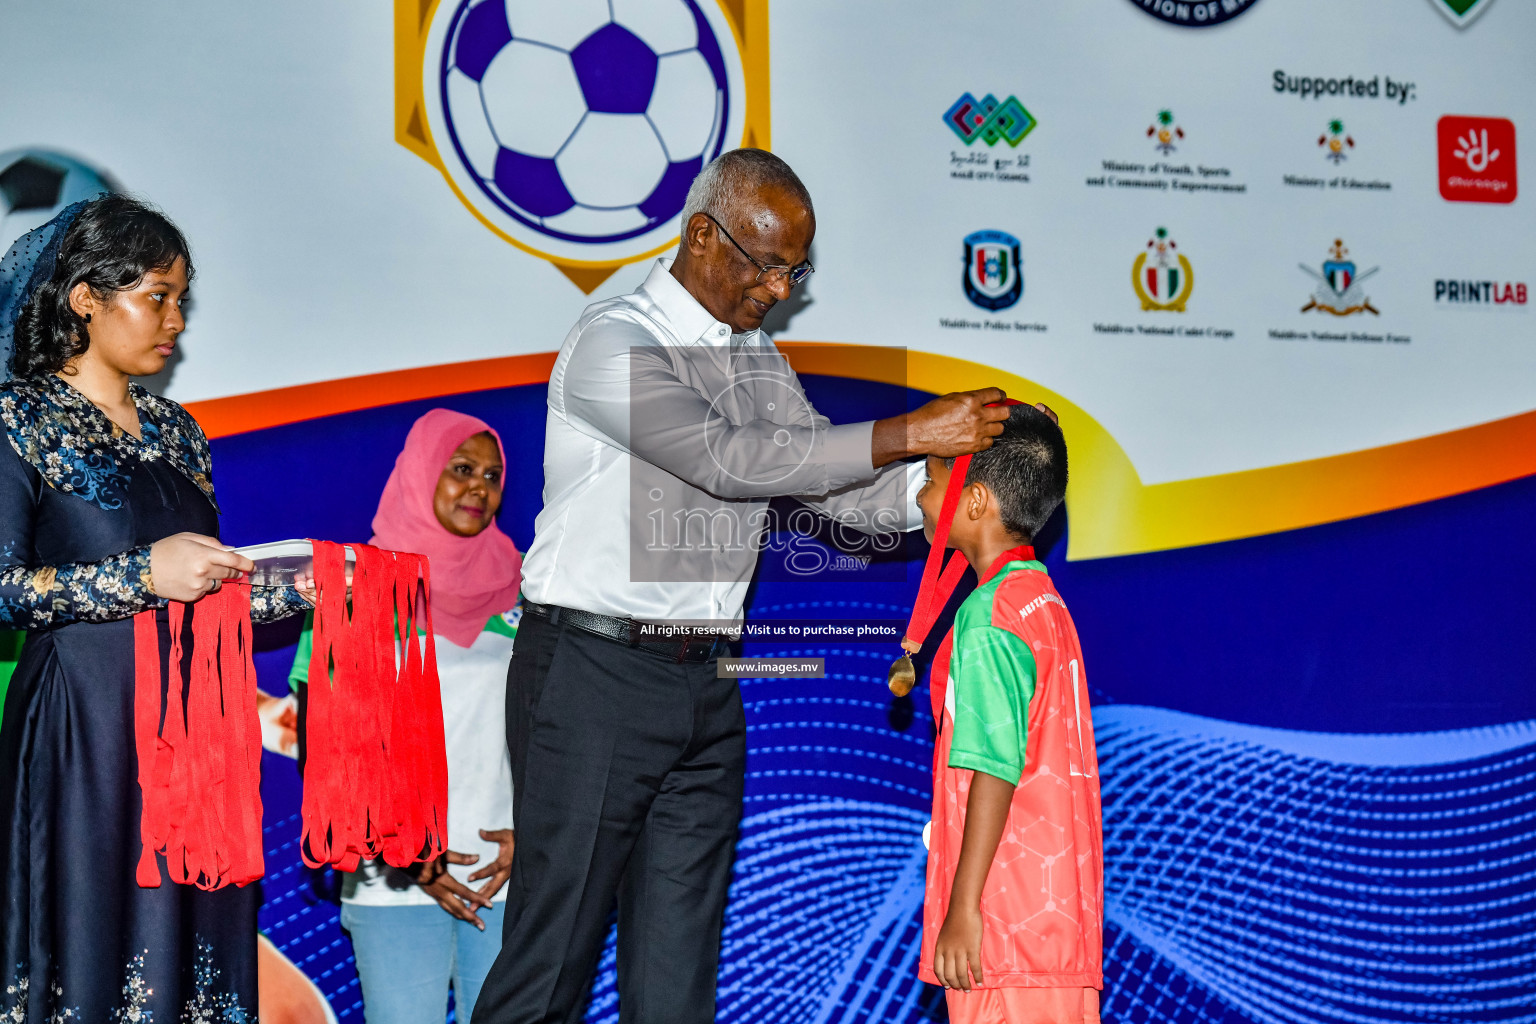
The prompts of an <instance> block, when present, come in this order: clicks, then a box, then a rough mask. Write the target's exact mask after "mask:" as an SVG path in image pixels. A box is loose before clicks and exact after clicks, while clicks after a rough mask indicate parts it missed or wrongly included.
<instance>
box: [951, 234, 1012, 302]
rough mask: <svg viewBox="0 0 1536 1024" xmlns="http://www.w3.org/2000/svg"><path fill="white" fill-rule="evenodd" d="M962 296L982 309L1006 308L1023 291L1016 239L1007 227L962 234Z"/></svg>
mask: <svg viewBox="0 0 1536 1024" xmlns="http://www.w3.org/2000/svg"><path fill="white" fill-rule="evenodd" d="M962 280H963V282H964V284H965V297H966V298H968V299H970V300H971V302H972V303H974V304H975V305H978V306H980V307H981V308H982V309H991V310H999V309H1007V308H1008V307H1009V306H1011V305H1013V304H1014V303H1016V302H1018V301H1019V296H1021V295H1023V294H1024V261H1023V259H1022V258H1021V257H1020V255H1019V240H1018V239H1017V238H1015V237H1013V236H1012V235H1010V234H1008V232H1006V231H977V232H975V233H974V234H970V235H966V236H965V275H964V277H963V278H962Z"/></svg>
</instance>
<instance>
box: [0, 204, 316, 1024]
mask: <svg viewBox="0 0 1536 1024" xmlns="http://www.w3.org/2000/svg"><path fill="white" fill-rule="evenodd" d="M191 275H192V264H191V260H190V257H189V253H188V249H187V245H186V242H185V240H184V239H183V238H182V236H181V234H180V232H178V231H177V229H176V228H175V226H174V225H172V224H171V223H170V222H169V221H167V220H166V219H165V218H164V217H163V216H161V215H160V214H158V213H156V212H154V211H153V210H150V209H148V208H147V207H145V206H143V205H142V204H140V203H138V202H136V201H134V200H132V199H127V198H124V197H120V196H108V197H103V198H100V199H96V200H92V201H90V202H88V203H84V204H77V206H76V207H71V208H70V209H69V210H66V211H65V212H64V213H63V214H61V215H60V217H59V218H56V219H55V221H53V222H50V224H48V225H45V226H44V227H43V228H40V229H38V231H37V232H34V233H33V235H32V236H28V237H27V238H24V239H23V240H22V241H21V242H18V243H17V246H16V247H13V249H12V252H11V253H10V254H9V255H8V256H7V257H6V261H5V265H0V332H8V331H11V330H13V331H14V336H15V341H14V346H15V352H14V355H13V358H12V365H11V369H12V371H13V372H14V374H15V378H14V379H13V380H11V381H9V382H8V383H6V384H5V385H4V386H3V387H0V429H3V433H4V435H5V438H4V441H0V628H10V629H24V630H26V631H27V638H26V642H25V644H24V645H23V647H22V652H21V659H20V662H19V663H18V665H17V668H16V672H15V675H14V676H13V677H12V680H11V685H10V689H9V691H8V693H7V695H6V699H5V709H4V717H3V719H0V911H3V918H4V920H3V924H0V1021H4V1022H10V1021H13V1020H16V1021H25V1022H36V1024H43V1022H49V1024H53V1022H56V1021H70V1022H74V1021H81V1022H89V1024H95V1022H98V1021H99V1022H103V1024H107V1022H118V1021H122V1022H130V1024H150V1022H153V1024H174V1022H182V1021H187V1022H197V1024H204V1022H209V1024H211V1022H219V1024H255V1021H256V907H257V902H258V899H259V897H258V891H257V886H254V885H253V886H248V887H246V888H243V889H241V888H235V887H232V886H231V887H226V888H223V889H219V890H216V891H212V892H205V891H202V890H199V889H196V888H194V887H191V886H185V885H177V884H175V883H173V882H171V881H170V880H169V879H168V878H166V879H165V880H164V881H162V883H161V885H160V887H159V888H154V889H145V888H140V887H139V886H138V885H137V883H136V881H135V873H134V872H135V866H136V864H137V862H138V859H139V855H140V851H141V844H140V839H139V811H140V794H139V787H138V779H137V773H138V764H137V757H136V754H135V747H134V732H133V692H134V630H133V622H132V616H133V615H134V614H135V613H137V612H140V611H143V610H146V609H159V610H160V612H159V614H158V615H157V620H158V622H159V624H160V644H161V659H162V663H163V662H164V660H165V659H166V658H167V657H168V653H169V650H170V636H169V631H168V618H167V616H166V614H165V612H164V609H165V607H166V603H167V601H168V600H177V601H195V600H197V599H198V598H200V597H202V596H203V595H204V594H206V593H208V592H209V591H211V590H213V589H214V588H216V587H217V586H218V585H219V581H220V580H222V579H228V578H230V577H232V576H234V575H237V574H238V573H239V572H241V571H246V570H249V569H250V568H251V565H250V562H249V561H248V560H246V559H245V558H243V557H242V556H240V555H238V554H236V553H235V552H234V551H232V550H228V549H226V548H225V547H224V546H223V545H221V544H220V543H219V542H218V540H217V537H218V529H219V526H218V507H217V505H216V504H215V501H214V492H213V484H212V482H211V478H210V464H209V454H208V443H207V440H206V439H205V438H204V436H203V432H202V431H201V430H200V429H199V428H198V425H197V423H196V422H195V421H194V420H193V419H192V417H191V416H189V415H188V414H187V412H186V411H185V410H184V409H182V408H181V407H180V406H179V405H177V404H176V403H175V402H171V401H169V400H167V399H164V398H159V397H156V396H154V395H152V394H150V393H149V392H147V391H145V390H144V389H143V388H141V387H139V386H138V385H137V384H133V383H131V382H130V379H129V378H130V377H131V376H144V375H148V374H152V373H155V372H157V371H159V370H160V369H162V368H163V367H164V365H165V362H166V360H167V359H168V358H169V357H170V355H171V353H172V352H173V351H174V349H175V345H176V337H177V335H178V334H179V333H180V332H181V330H182V329H183V327H184V326H185V324H184V321H183V320H182V316H181V312H180V305H181V302H182V301H183V300H184V299H185V297H186V290H187V283H188V279H189V278H190V277H191ZM0 340H4V339H3V337H0ZM0 349H3V346H0ZM303 607H305V606H304V605H303V604H302V602H301V601H300V600H299V598H298V597H297V596H296V595H295V594H294V592H293V591H291V590H285V591H271V590H266V591H264V590H259V589H258V590H255V591H253V599H252V614H253V617H254V618H255V619H256V620H257V621H262V620H268V619H274V618H279V617H282V616H284V615H288V614H292V613H294V612H297V611H299V610H301V609H302V608H303ZM192 618H193V616H191V615H188V616H187V617H186V621H187V629H186V631H185V633H184V636H183V638H182V642H183V645H184V647H185V649H186V651H187V658H188V662H189V663H190V651H191V647H192V636H191V629H190V624H191V621H192ZM162 706H164V705H163V704H162ZM161 870H162V874H163V873H164V870H165V867H164V861H163V859H162V860H161Z"/></svg>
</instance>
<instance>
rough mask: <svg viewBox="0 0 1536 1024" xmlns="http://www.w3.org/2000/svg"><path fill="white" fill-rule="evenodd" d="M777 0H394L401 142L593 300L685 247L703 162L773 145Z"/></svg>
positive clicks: (483, 215)
mask: <svg viewBox="0 0 1536 1024" xmlns="http://www.w3.org/2000/svg"><path fill="white" fill-rule="evenodd" d="M766 5H767V0H746V3H745V4H742V3H726V2H722V0H613V2H612V3H611V4H610V3H609V2H608V0H567V2H563V3H558V4H552V3H548V2H547V0H396V3H395V26H396V33H395V139H396V141H398V142H399V143H400V144H401V145H403V146H405V147H406V148H407V149H409V150H411V151H412V152H413V153H416V154H417V155H418V156H420V157H421V158H422V159H424V160H426V161H427V162H428V163H430V164H432V165H433V166H435V167H437V168H438V170H439V171H441V172H442V174H443V177H444V178H445V179H446V180H447V182H448V185H449V187H450V188H452V189H453V191H454V193H455V194H456V195H457V196H458V198H459V200H460V201H461V202H462V203H463V204H464V205H465V206H466V207H467V208H468V209H469V210H470V212H471V213H473V214H474V215H475V217H476V218H477V219H479V220H480V222H481V223H483V224H484V225H485V226H486V227H488V228H489V229H490V230H492V231H493V232H495V233H496V234H498V235H500V236H501V237H502V238H504V239H505V240H506V241H508V242H510V243H511V244H513V245H515V246H517V247H518V248H520V249H522V250H524V251H526V252H529V253H532V254H534V255H536V256H540V257H543V258H544V259H547V260H549V261H550V262H551V263H554V264H555V265H556V266H557V267H559V268H560V269H561V270H562V271H563V272H564V273H565V274H566V276H567V277H569V278H570V279H571V280H572V281H573V282H575V283H576V284H577V285H578V286H579V287H581V288H582V290H583V291H587V292H591V291H592V290H593V289H594V288H596V287H597V285H598V284H600V283H601V282H602V281H603V280H605V279H606V278H607V277H608V276H609V275H610V274H612V273H613V272H614V271H615V270H617V269H618V268H619V267H621V266H623V265H624V264H626V263H632V262H635V261H636V260H641V259H645V258H647V257H650V256H654V255H657V254H659V253H661V252H664V251H666V250H667V249H668V248H670V247H671V246H672V245H673V244H675V243H676V241H677V236H678V232H679V227H680V225H679V223H678V214H680V213H681V212H682V208H683V202H684V200H685V198H686V196H687V193H688V186H689V184H690V183H691V182H692V181H693V178H694V176H695V175H696V174H697V173H698V172H699V169H700V168H702V167H703V166H704V164H705V163H707V162H708V161H710V160H712V159H713V158H714V157H716V156H718V155H719V154H720V153H722V152H724V151H725V150H727V149H731V148H734V147H736V146H741V145H748V146H762V147H766V146H768V144H769V133H768V123H767V118H766V109H767V103H766V93H767V84H768V79H767V66H768V65H767V58H768V55H767V35H766V33H765V32H763V31H761V30H760V29H759V30H758V31H757V32H756V34H755V35H749V34H748V33H747V32H746V28H747V27H748V26H762V25H765V24H766V18H765V17H764V18H754V17H753V15H756V14H758V13H763V12H759V11H758V10H757V8H759V7H762V8H766ZM738 38H739V39H741V40H743V42H742V43H741V44H738V42H737V40H738Z"/></svg>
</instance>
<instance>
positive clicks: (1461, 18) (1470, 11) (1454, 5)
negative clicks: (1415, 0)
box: [1429, 0, 1493, 28]
mask: <svg viewBox="0 0 1536 1024" xmlns="http://www.w3.org/2000/svg"><path fill="white" fill-rule="evenodd" d="M1429 2H1430V3H1431V4H1433V5H1434V8H1435V10H1437V11H1439V12H1440V13H1441V14H1443V15H1445V16H1446V18H1447V19H1448V20H1449V21H1450V23H1451V24H1452V25H1455V26H1456V27H1457V28H1461V27H1463V26H1466V25H1470V24H1471V23H1472V21H1473V20H1474V19H1475V18H1476V17H1477V16H1478V15H1479V14H1482V13H1483V12H1484V11H1486V10H1487V9H1488V6H1489V5H1490V4H1492V3H1493V0H1429Z"/></svg>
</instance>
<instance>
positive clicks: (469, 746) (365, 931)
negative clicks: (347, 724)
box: [291, 409, 522, 1024]
mask: <svg viewBox="0 0 1536 1024" xmlns="http://www.w3.org/2000/svg"><path fill="white" fill-rule="evenodd" d="M505 468H506V458H505V455H504V453H503V451H502V447H501V439H500V438H499V437H498V436H497V435H496V432H495V431H494V430H492V429H491V428H490V427H489V426H487V425H486V424H485V423H483V422H481V421H480V420H478V419H475V418H474V417H473V416H465V415H463V414H462V413H457V412H452V411H450V410H448V409H433V410H432V411H431V412H429V413H427V414H426V415H424V416H422V417H421V418H420V419H419V420H417V421H416V422H415V424H414V425H412V427H411V431H410V433H409V434H408V435H406V439H405V448H404V449H403V450H402V451H401V452H400V455H399V458H397V459H396V460H395V469H394V472H393V473H391V474H390V477H389V482H388V483H386V484H385V485H384V494H383V495H382V496H381V497H380V498H379V510H378V513H377V514H376V515H375V516H374V517H373V539H372V540H371V541H370V543H372V544H375V545H377V546H379V547H382V548H388V549H390V550H394V551H413V552H417V553H420V554H424V555H426V556H427V557H428V558H429V559H430V560H431V563H432V621H433V629H434V630H435V631H436V633H437V668H438V675H439V676H440V678H441V680H442V694H443V728H444V733H445V739H446V741H447V749H448V842H449V845H450V846H451V847H452V849H451V850H449V851H448V853H447V854H446V855H445V856H444V857H443V859H442V860H441V861H439V862H437V863H434V864H429V865H426V866H425V867H424V869H423V870H422V871H421V873H420V874H419V875H418V876H416V877H412V876H409V875H407V874H405V873H404V872H401V871H398V870H396V869H394V868H390V867H388V866H387V865H385V864H383V862H382V861H380V862H375V863H371V864H368V863H365V864H363V865H362V866H361V867H360V868H359V870H357V871H356V872H353V873H351V874H349V875H347V877H346V879H345V881H344V883H343V886H342V897H341V898H342V911H341V922H342V925H343V927H345V928H346V929H347V930H348V931H349V932H351V934H352V945H353V950H354V952H355V953H356V956H357V973H358V976H359V978H360V980H361V981H362V990H363V1014H364V1016H365V1017H366V1019H367V1022H368V1024H419V1022H422V1021H430V1020H439V1021H440V1020H442V1019H443V1018H444V1017H445V1016H446V1009H447V991H448V989H449V987H450V986H451V987H452V988H453V992H454V1003H455V1006H456V1013H457V1016H458V1019H459V1020H465V1021H467V1020H468V1019H469V1016H470V1012H471V1011H472V1010H473V1008H474V1004H475V999H476V997H477V996H478V995H479V992H480V985H481V983H482V982H483V981H484V979H485V975H486V972H487V971H488V970H490V966H491V963H492V961H493V960H495V958H496V953H497V951H498V950H499V949H500V947H501V915H502V908H503V900H504V898H505V886H506V882H507V877H508V875H509V874H510V872H511V862H512V845H513V834H512V769H511V764H510V762H509V760H508V756H507V744H506V683H507V664H508V662H509V661H510V660H511V657H512V638H513V636H514V635H515V634H516V632H517V621H518V619H519V617H520V616H521V614H522V609H521V607H520V606H519V605H518V585H519V584H520V582H521V577H522V557H521V556H520V555H519V554H518V551H517V548H516V547H515V546H514V545H513V543H512V540H511V538H509V537H508V536H507V535H506V534H504V533H502V532H501V529H500V528H499V527H498V526H497V525H496V513H497V511H498V510H499V509H500V508H501V492H502V475H503V473H504V472H505ZM309 639H310V637H309V633H308V632H306V633H305V634H304V636H303V638H302V640H301V642H300V644H299V650H298V653H297V656H296V657H295V659H294V668H293V673H292V677H291V678H293V680H294V681H295V682H296V683H301V682H304V681H305V679H306V677H307V675H308V671H309V648H310V642H309ZM445 911H446V913H445Z"/></svg>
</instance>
